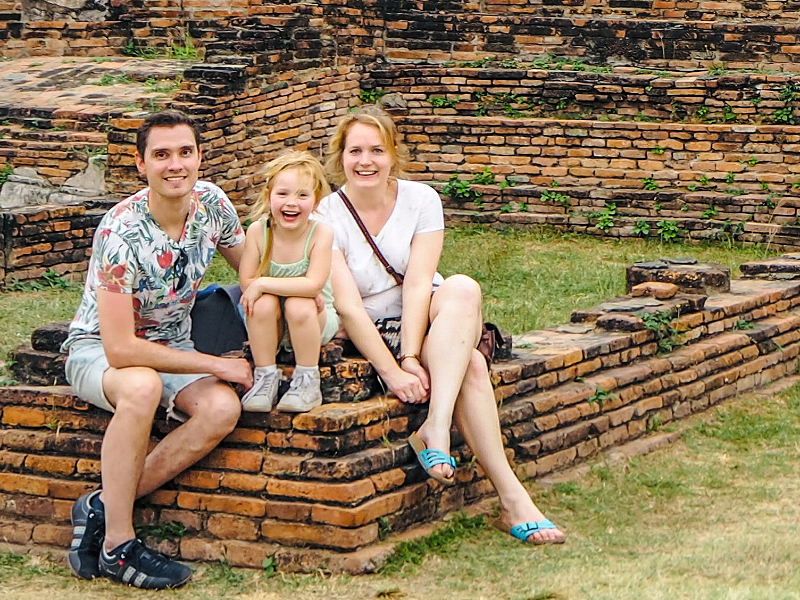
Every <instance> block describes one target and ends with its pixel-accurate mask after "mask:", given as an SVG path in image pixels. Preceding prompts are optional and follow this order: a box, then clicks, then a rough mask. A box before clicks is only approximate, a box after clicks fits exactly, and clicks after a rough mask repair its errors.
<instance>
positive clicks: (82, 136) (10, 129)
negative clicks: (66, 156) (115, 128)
mask: <svg viewBox="0 0 800 600" xmlns="http://www.w3.org/2000/svg"><path fill="white" fill-rule="evenodd" d="M8 121H9V122H11V123H19V124H21V125H25V126H24V127H20V126H19V125H16V124H15V125H11V124H9V125H6V126H5V127H0V131H1V132H3V133H4V134H5V136H6V137H3V138H2V139H0V144H2V145H5V146H16V147H24V148H25V149H29V150H49V149H52V148H58V149H59V150H61V151H64V150H65V148H64V146H63V145H64V144H80V145H81V146H89V147H94V148H102V147H104V146H106V145H107V144H108V134H106V133H105V132H103V131H91V130H88V131H87V130H83V131H76V130H72V129H63V130H62V129H61V128H60V126H59V125H56V124H55V123H56V121H50V120H46V119H37V118H35V117H25V118H17V119H15V118H14V117H10V118H9V119H8ZM48 125H49V127H48ZM53 127H58V128H57V129H53ZM95 127H98V124H97V123H95ZM100 127H102V125H101V126H100ZM98 128H99V127H98Z"/></svg>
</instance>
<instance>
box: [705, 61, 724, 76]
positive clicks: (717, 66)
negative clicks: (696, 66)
mask: <svg viewBox="0 0 800 600" xmlns="http://www.w3.org/2000/svg"><path fill="white" fill-rule="evenodd" d="M723 73H725V63H711V66H710V67H708V74H709V75H714V76H719V75H722V74H723Z"/></svg>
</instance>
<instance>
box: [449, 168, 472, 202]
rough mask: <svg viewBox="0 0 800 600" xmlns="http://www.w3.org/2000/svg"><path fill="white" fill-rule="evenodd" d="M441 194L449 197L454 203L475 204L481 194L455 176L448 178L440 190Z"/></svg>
mask: <svg viewBox="0 0 800 600" xmlns="http://www.w3.org/2000/svg"><path fill="white" fill-rule="evenodd" d="M442 192H443V193H445V194H447V195H448V196H450V198H451V199H453V200H455V201H456V202H476V201H477V200H479V199H480V198H481V196H482V194H481V193H480V192H479V191H478V190H476V189H473V188H472V185H471V184H470V182H469V181H463V180H460V179H459V178H458V175H457V174H455V173H454V174H453V175H451V176H450V180H449V181H448V182H447V183H446V184H445V186H444V187H443V188H442Z"/></svg>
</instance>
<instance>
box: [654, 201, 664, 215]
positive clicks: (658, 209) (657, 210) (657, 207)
mask: <svg viewBox="0 0 800 600" xmlns="http://www.w3.org/2000/svg"><path fill="white" fill-rule="evenodd" d="M662 208H663V206H662V205H661V202H656V203H655V204H654V205H653V210H654V211H656V214H657V215H658V214H661V209H662Z"/></svg>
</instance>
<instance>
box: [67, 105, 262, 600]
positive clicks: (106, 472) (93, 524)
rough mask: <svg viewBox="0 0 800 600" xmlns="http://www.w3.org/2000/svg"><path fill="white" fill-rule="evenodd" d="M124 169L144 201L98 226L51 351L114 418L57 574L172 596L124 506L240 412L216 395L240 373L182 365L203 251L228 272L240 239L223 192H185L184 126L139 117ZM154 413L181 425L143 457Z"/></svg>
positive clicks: (231, 397) (178, 119) (167, 573)
mask: <svg viewBox="0 0 800 600" xmlns="http://www.w3.org/2000/svg"><path fill="white" fill-rule="evenodd" d="M135 159H136V167H137V168H138V170H139V172H140V173H141V174H142V175H144V176H145V177H146V179H147V184H148V187H147V188H145V189H144V190H142V191H140V192H138V193H136V194H134V195H133V196H131V197H130V198H128V199H126V200H123V201H122V202H120V203H119V204H117V205H116V206H115V207H114V208H112V209H111V210H110V211H109V212H108V213H107V214H106V215H105V217H104V218H103V220H102V221H101V223H100V225H99V226H98V228H97V231H96V232H95V236H94V242H93V247H92V258H91V261H90V262H89V271H88V274H87V279H86V286H85V289H84V294H83V298H82V300H81V304H80V306H79V308H78V312H77V314H76V316H75V319H74V320H73V322H72V324H71V326H70V334H69V336H68V338H67V340H66V341H65V342H64V350H65V351H66V350H68V351H69V357H68V359H67V363H66V374H67V379H68V380H69V382H70V383H71V384H72V386H73V389H74V390H75V392H76V393H77V394H78V396H80V397H81V398H82V399H84V400H86V401H87V402H90V403H92V404H94V405H95V406H99V407H100V408H103V409H105V410H108V411H110V412H112V413H114V414H113V416H112V417H111V421H110V423H109V425H108V429H107V430H106V433H105V437H104V438H103V446H102V450H101V472H102V488H101V489H100V490H97V491H95V492H92V493H90V494H87V495H85V496H83V497H81V498H80V499H79V500H78V501H77V502H76V503H75V505H74V506H73V508H72V524H73V529H74V533H73V540H72V546H71V549H70V552H69V564H70V568H71V570H72V572H73V573H74V574H75V575H77V576H78V577H82V578H84V579H92V578H93V577H97V576H102V577H107V578H109V579H112V580H114V581H117V582H120V583H125V584H128V585H132V586H136V587H141V588H147V589H162V588H172V587H177V586H180V585H183V584H184V583H186V582H187V581H188V580H189V578H190V577H191V573H192V571H191V569H190V568H189V567H187V566H186V565H183V564H180V563H178V562H175V561H173V560H171V559H169V558H167V557H166V556H163V555H161V554H159V553H157V552H154V551H152V550H150V549H148V548H147V547H146V546H145V545H144V544H143V543H142V542H141V541H139V540H137V539H136V534H135V532H134V529H133V502H134V500H135V499H136V498H138V497H141V496H144V495H146V494H149V493H150V492H152V491H154V490H156V489H157V488H159V487H160V486H161V485H163V484H164V483H166V482H167V481H169V480H171V479H172V478H174V477H175V476H176V475H178V474H179V473H180V472H181V471H183V470H184V469H186V468H187V467H189V466H190V465H192V464H194V463H195V462H196V461H198V460H199V459H200V458H202V457H203V456H205V455H206V454H208V452H210V451H211V450H212V449H213V448H214V447H216V446H217V444H218V443H219V442H220V441H221V440H222V439H223V438H224V437H225V436H226V435H228V434H229V433H230V432H231V431H232V430H233V429H234V427H235V426H236V422H237V420H238V418H239V414H240V410H241V404H240V402H239V399H238V397H237V395H236V393H235V392H234V390H233V389H232V388H231V386H230V385H229V383H227V382H230V383H237V384H242V385H244V386H245V387H249V386H251V385H252V372H251V370H250V366H249V365H248V363H247V361H245V360H243V359H231V358H221V357H217V356H212V355H209V354H202V353H199V352H197V351H195V349H194V347H193V345H192V342H191V339H190V337H189V334H190V329H191V321H190V318H189V312H190V310H191V308H192V305H193V304H194V300H195V293H196V291H197V288H198V286H199V285H200V282H201V281H202V279H203V275H204V274H205V271H206V268H207V267H208V265H209V263H210V262H211V258H212V256H213V255H214V251H215V249H216V248H217V246H219V251H220V253H221V254H222V256H223V257H225V259H226V260H227V261H228V262H229V263H230V264H231V266H233V268H234V269H237V268H238V265H239V258H240V256H241V253H242V250H243V248H244V244H243V241H244V233H243V231H242V228H241V225H240V223H239V219H238V217H237V214H236V210H235V209H234V208H233V206H232V205H231V203H230V200H228V198H227V197H226V196H225V194H224V192H223V191H222V190H220V189H219V188H218V187H216V186H214V185H211V184H209V183H205V182H198V181H197V177H198V170H199V168H200V160H201V152H200V147H199V135H198V132H197V129H196V128H195V125H194V123H193V122H192V120H191V119H190V118H189V117H187V116H186V115H184V114H183V113H180V112H177V111H164V112H161V113H157V114H153V115H150V116H149V117H147V119H145V121H144V123H143V125H142V126H141V127H140V128H139V131H138V132H137V140H136V154H135ZM159 405H161V406H163V407H164V408H165V409H166V411H167V417H168V418H170V417H173V418H176V419H178V420H180V421H183V423H182V424H181V425H180V426H179V427H177V428H176V429H174V430H173V431H172V432H170V433H169V434H168V435H167V436H166V437H165V438H164V439H163V440H161V442H160V443H159V444H158V445H157V446H156V447H155V448H154V449H153V450H152V452H150V453H149V454H148V445H149V442H150V429H151V427H152V424H153V419H154V417H155V413H156V409H157V408H158V407H159Z"/></svg>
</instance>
